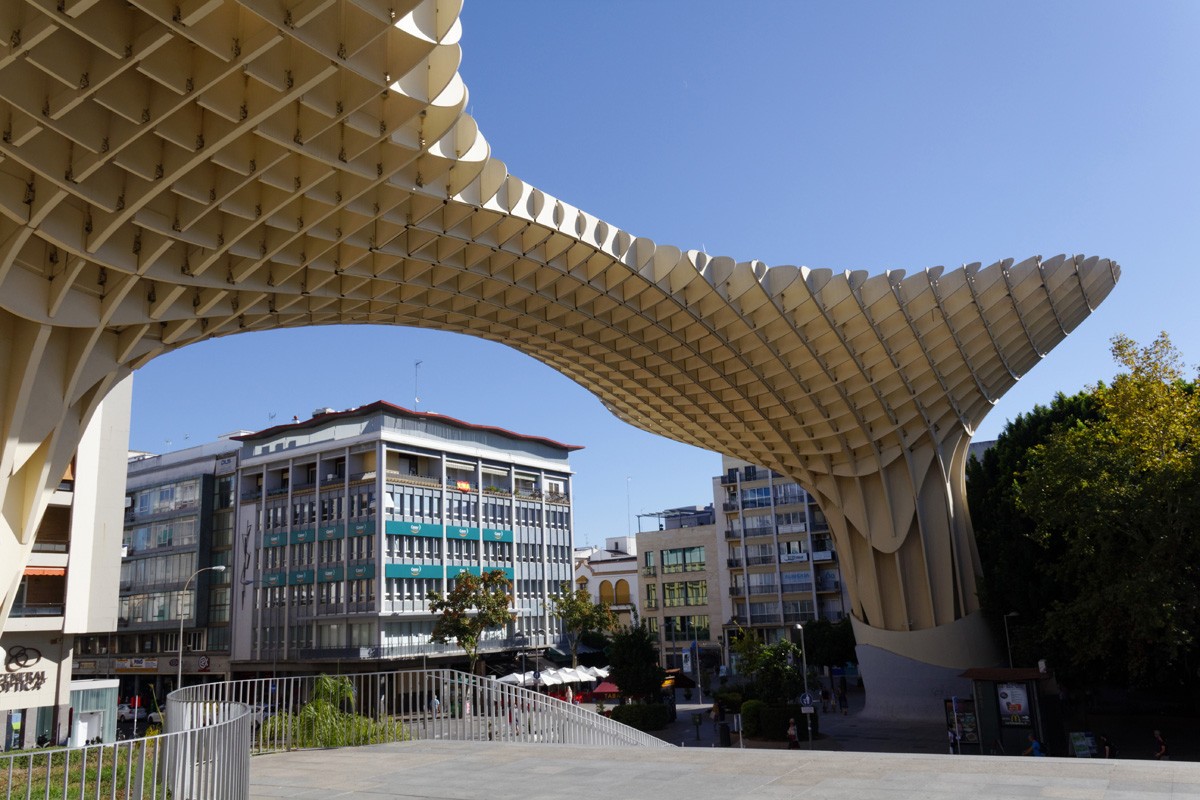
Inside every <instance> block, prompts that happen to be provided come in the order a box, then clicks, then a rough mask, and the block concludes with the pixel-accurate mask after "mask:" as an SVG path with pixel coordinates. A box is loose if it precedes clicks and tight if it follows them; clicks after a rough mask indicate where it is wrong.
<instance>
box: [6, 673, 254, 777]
mask: <svg viewBox="0 0 1200 800" xmlns="http://www.w3.org/2000/svg"><path fill="white" fill-rule="evenodd" d="M188 691H189V689H184V690H183V691H182V692H175V693H174V694H172V695H171V697H170V698H168V708H169V709H172V711H171V713H173V714H174V715H175V716H176V717H177V718H178V720H179V725H184V723H185V722H186V723H187V725H186V727H185V729H181V730H176V731H174V732H172V733H164V734H162V735H160V736H149V737H146V738H144V739H133V740H129V741H118V742H114V743H112V744H94V745H88V746H85V747H69V748H39V749H37V750H31V751H26V752H23V753H16V754H13V755H7V756H0V797H4V798H5V799H6V800H14V798H24V799H25V800H31V798H34V797H37V798H43V797H44V798H47V799H49V798H51V797H53V798H64V799H65V798H80V800H82V799H83V798H93V797H94V798H106V799H107V800H118V798H120V799H121V800H143V799H144V798H152V799H156V798H163V800H166V799H167V798H197V799H198V800H200V799H203V800H240V798H245V797H248V796H249V792H250V734H251V729H252V725H251V714H250V708H249V707H248V706H245V705H242V704H239V703H227V702H204V703H195V702H193V701H190V700H188V699H186V698H185V699H176V696H177V695H180V694H185V695H186V693H187V692H188Z"/></svg>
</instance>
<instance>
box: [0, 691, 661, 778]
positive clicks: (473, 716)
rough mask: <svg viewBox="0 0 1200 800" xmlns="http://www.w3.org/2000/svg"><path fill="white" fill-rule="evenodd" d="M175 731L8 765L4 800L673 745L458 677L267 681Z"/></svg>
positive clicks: (175, 718) (175, 697)
mask: <svg viewBox="0 0 1200 800" xmlns="http://www.w3.org/2000/svg"><path fill="white" fill-rule="evenodd" d="M164 721H165V723H166V727H167V732H166V733H163V734H161V735H158V736H149V737H146V738H144V739H133V740H129V741H118V742H115V743H112V744H95V745H88V746H86V747H72V748H52V749H50V748H40V749H38V750H33V751H28V752H23V753H17V754H14V755H7V756H0V798H2V799H3V800H16V799H17V798H23V799H24V800H32V798H35V797H36V798H47V799H48V798H52V797H53V798H64V799H65V798H79V799H80V800H83V798H106V800H147V799H149V800H157V799H158V798H162V799H163V800H168V799H170V800H174V799H175V798H189V800H241V799H242V798H245V797H248V796H249V789H250V755H251V754H252V753H254V754H258V753H271V752H278V751H283V750H297V749H304V748H317V747H321V748H325V747H353V746H357V745H367V744H380V743H383V742H396V741H408V740H421V739H440V740H446V741H498V742H542V743H555V744H591V745H600V746H606V747H621V746H635V747H637V746H641V747H670V746H671V745H670V744H668V743H666V742H664V741H662V740H661V739H658V738H656V737H654V736H651V735H649V734H647V733H643V732H641V731H639V730H636V729H634V728H631V727H629V726H627V725H623V724H621V723H619V722H614V721H613V720H611V719H608V718H607V717H604V716H601V715H599V714H597V713H595V712H594V711H592V710H591V709H590V708H584V707H582V706H576V705H573V704H571V703H566V702H563V701H561V700H556V699H554V698H552V697H547V696H546V695H543V694H540V693H538V692H535V691H532V690H529V689H524V688H521V687H519V686H512V685H509V684H506V683H500V682H499V681H496V680H493V679H491V678H481V677H479V676H477V675H468V674H467V673H464V672H457V671H455V670H447V669H435V670H412V671H406V672H373V673H359V674H354V675H336V676H327V675H318V676H302V677H289V678H258V679H252V680H244V681H229V682H226V683H206V684H200V685H197V686H188V687H185V688H183V689H180V690H178V691H175V692H172V693H171V694H170V695H168V697H167V705H166V716H165V719H164Z"/></svg>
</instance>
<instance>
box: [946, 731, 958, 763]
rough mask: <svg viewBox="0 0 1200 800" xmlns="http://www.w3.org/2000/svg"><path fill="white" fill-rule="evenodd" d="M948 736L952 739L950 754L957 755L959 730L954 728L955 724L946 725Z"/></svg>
mask: <svg viewBox="0 0 1200 800" xmlns="http://www.w3.org/2000/svg"><path fill="white" fill-rule="evenodd" d="M946 738H947V739H948V740H949V741H950V755H952V756H956V755H958V753H959V741H958V731H956V730H954V726H953V725H948V726H946Z"/></svg>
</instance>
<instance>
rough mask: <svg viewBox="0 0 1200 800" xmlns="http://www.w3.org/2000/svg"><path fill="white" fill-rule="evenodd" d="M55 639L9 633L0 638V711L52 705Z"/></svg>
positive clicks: (56, 640)
mask: <svg viewBox="0 0 1200 800" xmlns="http://www.w3.org/2000/svg"><path fill="white" fill-rule="evenodd" d="M57 642H59V639H58V638H51V637H50V636H48V635H39V634H35V633H10V634H7V635H5V636H3V637H2V638H0V663H2V664H3V668H2V669H0V710H7V709H14V708H34V707H37V706H43V705H50V704H53V703H54V702H55V693H56V691H57V686H58V667H59V665H58V661H56V660H55V655H57V654H58V653H60V652H61V648H60V647H58V646H57V644H56V643H57Z"/></svg>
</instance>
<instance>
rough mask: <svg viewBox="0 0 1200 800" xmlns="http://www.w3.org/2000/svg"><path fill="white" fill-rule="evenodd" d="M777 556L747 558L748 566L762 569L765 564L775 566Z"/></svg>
mask: <svg viewBox="0 0 1200 800" xmlns="http://www.w3.org/2000/svg"><path fill="white" fill-rule="evenodd" d="M774 563H775V556H748V557H747V558H746V566H748V567H761V566H763V565H764V564H774Z"/></svg>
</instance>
